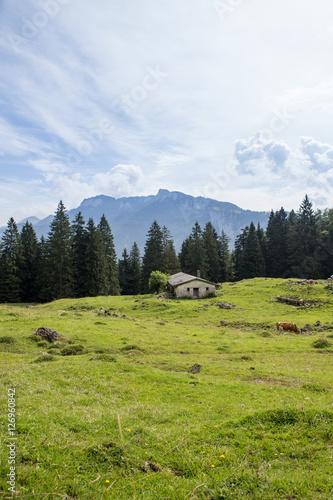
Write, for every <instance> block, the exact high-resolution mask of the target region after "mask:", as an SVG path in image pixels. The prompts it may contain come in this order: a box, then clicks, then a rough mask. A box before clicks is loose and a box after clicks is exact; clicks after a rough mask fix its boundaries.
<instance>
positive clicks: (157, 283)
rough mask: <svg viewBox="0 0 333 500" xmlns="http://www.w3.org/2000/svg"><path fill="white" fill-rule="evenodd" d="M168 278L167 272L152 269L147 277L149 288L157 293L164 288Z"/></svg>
mask: <svg viewBox="0 0 333 500" xmlns="http://www.w3.org/2000/svg"><path fill="white" fill-rule="evenodd" d="M168 279H169V275H168V274H164V273H161V271H153V272H152V273H151V275H150V278H149V288H150V289H151V290H154V292H156V293H158V292H160V291H161V290H163V289H164V287H165V285H166V284H167V282H168Z"/></svg>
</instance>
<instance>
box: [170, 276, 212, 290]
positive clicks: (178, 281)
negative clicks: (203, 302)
mask: <svg viewBox="0 0 333 500" xmlns="http://www.w3.org/2000/svg"><path fill="white" fill-rule="evenodd" d="M193 280H198V281H202V282H203V283H209V284H210V285H214V286H217V284H216V283H212V282H211V281H207V280H204V279H202V278H198V277H197V276H192V275H191V274H186V273H177V274H173V275H172V276H170V278H169V280H168V283H169V285H171V286H173V287H175V286H178V285H182V284H183V283H188V282H189V281H193Z"/></svg>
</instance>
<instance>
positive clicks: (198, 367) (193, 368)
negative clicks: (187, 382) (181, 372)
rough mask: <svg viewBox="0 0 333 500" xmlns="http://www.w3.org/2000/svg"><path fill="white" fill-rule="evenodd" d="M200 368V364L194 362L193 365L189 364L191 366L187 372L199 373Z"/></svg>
mask: <svg viewBox="0 0 333 500" xmlns="http://www.w3.org/2000/svg"><path fill="white" fill-rule="evenodd" d="M201 368H202V365H198V363H195V364H194V365H192V366H191V368H189V369H188V372H189V373H199V372H200V370H201Z"/></svg>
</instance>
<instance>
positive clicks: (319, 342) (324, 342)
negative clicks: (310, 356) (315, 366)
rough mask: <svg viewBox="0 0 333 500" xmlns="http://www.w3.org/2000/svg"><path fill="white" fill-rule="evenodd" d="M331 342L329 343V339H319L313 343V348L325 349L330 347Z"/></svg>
mask: <svg viewBox="0 0 333 500" xmlns="http://www.w3.org/2000/svg"><path fill="white" fill-rule="evenodd" d="M330 345H331V342H329V341H328V340H327V339H317V340H315V341H314V342H313V343H312V347H315V348H316V349H323V348H325V347H330Z"/></svg>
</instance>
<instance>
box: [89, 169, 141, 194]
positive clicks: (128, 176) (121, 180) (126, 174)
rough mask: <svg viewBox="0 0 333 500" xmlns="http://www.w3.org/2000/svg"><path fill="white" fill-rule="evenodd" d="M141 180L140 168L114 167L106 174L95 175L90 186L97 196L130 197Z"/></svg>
mask: <svg viewBox="0 0 333 500" xmlns="http://www.w3.org/2000/svg"><path fill="white" fill-rule="evenodd" d="M142 178H143V174H142V170H141V168H140V167H137V166H135V165H116V166H115V167H113V168H111V170H109V171H108V172H106V173H99V174H96V175H95V176H94V177H93V179H92V184H93V186H94V189H95V191H96V192H97V193H98V194H108V195H110V196H115V197H116V198H119V197H121V196H130V195H132V194H133V193H134V188H135V187H136V186H137V185H138V184H139V182H140V181H141V180H142Z"/></svg>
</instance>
